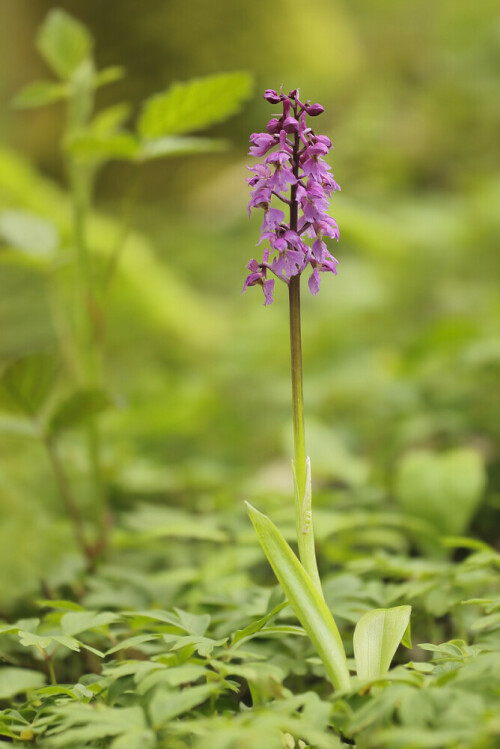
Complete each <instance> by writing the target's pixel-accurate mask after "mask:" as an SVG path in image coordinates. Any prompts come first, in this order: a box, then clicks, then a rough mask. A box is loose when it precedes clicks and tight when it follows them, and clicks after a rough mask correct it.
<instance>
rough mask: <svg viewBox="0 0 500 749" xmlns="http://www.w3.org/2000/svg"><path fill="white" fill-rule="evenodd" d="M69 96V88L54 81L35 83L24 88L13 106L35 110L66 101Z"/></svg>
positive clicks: (17, 95) (16, 97)
mask: <svg viewBox="0 0 500 749" xmlns="http://www.w3.org/2000/svg"><path fill="white" fill-rule="evenodd" d="M68 94H69V89H68V86H67V85H66V84H64V83H54V81H33V83H28V85H26V86H24V87H23V88H22V89H21V90H20V91H19V92H18V93H17V94H16V96H15V98H14V101H13V105H14V106H15V107H16V108H17V109H33V108H35V107H43V106H45V105H46V104H52V102H54V101H60V100H61V99H65V98H66V97H67V96H68Z"/></svg>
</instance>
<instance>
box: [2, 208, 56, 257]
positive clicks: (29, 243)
mask: <svg viewBox="0 0 500 749" xmlns="http://www.w3.org/2000/svg"><path fill="white" fill-rule="evenodd" d="M0 238H1V239H3V240H4V242H6V243H7V244H8V245H9V246H10V247H13V248H15V249H16V250H20V251H22V252H25V253H26V254H28V255H30V256H33V257H35V258H50V257H52V256H53V254H54V252H55V250H56V249H57V248H58V246H59V235H58V232H57V229H56V227H55V226H54V224H52V223H51V222H50V221H46V220H45V219H42V218H40V217H39V216H36V215H35V214H33V213H28V212H27V211H3V212H2V213H1V214H0Z"/></svg>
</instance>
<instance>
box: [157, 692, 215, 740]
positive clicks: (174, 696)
mask: <svg viewBox="0 0 500 749" xmlns="http://www.w3.org/2000/svg"><path fill="white" fill-rule="evenodd" d="M220 691H221V686H220V684H202V685H201V686H198V687H191V688H190V689H183V690H182V691H181V692H179V691H175V692H173V691H172V692H171V691H167V690H164V689H158V690H157V691H156V692H155V694H154V696H153V698H152V700H151V702H150V703H149V714H150V716H151V722H152V724H153V727H154V728H155V729H156V730H158V729H159V728H161V727H162V726H163V725H165V723H168V722H169V721H171V720H172V719H173V718H177V716H179V715H182V713H187V712H188V711H189V710H192V709H193V708H194V707H198V705H201V704H202V703H203V702H205V700H207V699H208V698H209V697H211V695H212V694H216V693H217V692H220Z"/></svg>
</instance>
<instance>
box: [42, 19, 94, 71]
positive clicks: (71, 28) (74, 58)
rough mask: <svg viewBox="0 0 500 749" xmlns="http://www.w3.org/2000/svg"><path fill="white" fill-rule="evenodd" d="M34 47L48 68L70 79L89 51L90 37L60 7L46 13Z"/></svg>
mask: <svg viewBox="0 0 500 749" xmlns="http://www.w3.org/2000/svg"><path fill="white" fill-rule="evenodd" d="M37 47H38V50H39V51H40V53H41V55H42V57H43V58H44V60H45V62H46V63H47V65H49V67H50V68H51V69H52V71H53V72H54V73H55V74H56V75H57V76H59V78H62V79H64V80H67V79H70V78H72V77H73V75H74V74H75V73H76V71H77V70H78V68H79V67H80V65H81V64H82V63H83V62H85V61H86V60H88V59H89V57H90V56H91V54H92V47H93V42H92V37H91V36H90V34H89V32H88V30H87V29H86V28H85V26H84V25H83V24H82V23H80V22H79V21H77V20H76V19H75V18H73V16H70V15H69V14H68V13H66V12H65V11H64V10H60V9H55V10H52V11H50V12H49V14H48V15H47V18H46V19H45V21H44V23H43V25H42V27H41V28H40V31H39V32H38V36H37Z"/></svg>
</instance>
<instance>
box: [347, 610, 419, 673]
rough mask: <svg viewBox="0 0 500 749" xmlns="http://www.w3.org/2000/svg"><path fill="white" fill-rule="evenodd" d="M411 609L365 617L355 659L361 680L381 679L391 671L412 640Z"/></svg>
mask: <svg viewBox="0 0 500 749" xmlns="http://www.w3.org/2000/svg"><path fill="white" fill-rule="evenodd" d="M410 614H411V606H396V607H395V608H392V609H374V610H373V611H368V612H367V613H366V614H364V615H363V616H362V617H361V619H360V620H359V622H358V623H357V625H356V628H355V630H354V642H353V644H354V658H355V660H356V670H357V674H358V677H359V678H360V679H362V680H363V681H365V680H367V681H368V680H369V681H372V680H374V679H379V678H380V677H381V676H383V675H384V674H386V673H387V672H388V671H389V668H390V666H391V662H392V659H393V657H394V653H395V652H396V650H397V648H398V645H399V644H400V643H401V642H402V643H403V644H404V645H405V646H406V647H411V640H410V638H409V626H410Z"/></svg>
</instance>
